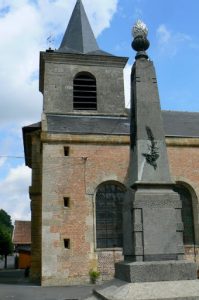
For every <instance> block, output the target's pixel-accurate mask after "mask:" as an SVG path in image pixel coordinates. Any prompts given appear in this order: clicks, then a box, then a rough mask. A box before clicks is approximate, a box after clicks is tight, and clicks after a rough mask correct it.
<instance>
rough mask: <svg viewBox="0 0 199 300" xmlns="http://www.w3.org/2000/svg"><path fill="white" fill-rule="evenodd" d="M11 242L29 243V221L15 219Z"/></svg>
mask: <svg viewBox="0 0 199 300" xmlns="http://www.w3.org/2000/svg"><path fill="white" fill-rule="evenodd" d="M12 240H13V243H14V244H15V245H16V244H18V245H19V244H23V245H25V244H31V221H15V226H14V232H13V238H12Z"/></svg>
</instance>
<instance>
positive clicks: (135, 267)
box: [115, 260, 197, 282]
mask: <svg viewBox="0 0 199 300" xmlns="http://www.w3.org/2000/svg"><path fill="white" fill-rule="evenodd" d="M115 277H116V278H117V279H120V280H123V281H126V282H157V281H176V280H194V279H197V266H196V264H195V263H193V262H189V261H185V260H179V261H176V260H171V261H151V262H125V261H124V262H120V263H117V264H116V265H115Z"/></svg>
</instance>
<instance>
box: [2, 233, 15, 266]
mask: <svg viewBox="0 0 199 300" xmlns="http://www.w3.org/2000/svg"><path fill="white" fill-rule="evenodd" d="M12 252H13V244H12V238H11V234H10V232H9V230H6V229H2V228H0V255H3V256H4V257H5V264H4V268H5V269H6V268H7V256H8V255H9V254H12Z"/></svg>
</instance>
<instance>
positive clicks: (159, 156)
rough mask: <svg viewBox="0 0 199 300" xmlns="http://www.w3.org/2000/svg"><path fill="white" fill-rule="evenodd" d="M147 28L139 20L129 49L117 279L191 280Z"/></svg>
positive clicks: (192, 274)
mask: <svg viewBox="0 0 199 300" xmlns="http://www.w3.org/2000/svg"><path fill="white" fill-rule="evenodd" d="M147 33H148V29H147V27H146V25H145V24H144V23H142V22H141V21H138V22H137V23H136V25H135V26H134V27H133V37H134V40H133V42H132V47H133V49H134V50H135V51H137V54H136V57H135V63H134V65H133V67H132V72H131V149H130V151H131V154H130V165H129V175H128V183H129V190H128V193H127V195H126V200H125V203H124V234H123V236H124V262H122V263H118V264H116V278H119V279H121V280H125V281H128V282H149V281H165V280H166V281H169V280H187V279H195V278H196V265H195V264H194V263H190V262H187V261H185V260H183V254H184V246H183V223H182V218H181V208H182V203H181V201H180V198H179V196H178V194H177V193H175V192H174V191H173V188H174V183H173V182H172V180H171V176H170V172H169V164H168V158H167V149H166V143H165V134H164V129H163V122H162V116H161V109H160V101H159V94H158V86H157V79H156V73H155V69H154V66H153V63H152V61H150V60H149V58H148V55H147V53H146V50H147V49H148V48H149V41H148V39H147Z"/></svg>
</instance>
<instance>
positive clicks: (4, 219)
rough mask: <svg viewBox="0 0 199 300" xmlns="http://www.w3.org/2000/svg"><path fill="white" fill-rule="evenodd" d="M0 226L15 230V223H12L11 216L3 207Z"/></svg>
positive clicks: (0, 211) (0, 210) (0, 214)
mask: <svg viewBox="0 0 199 300" xmlns="http://www.w3.org/2000/svg"><path fill="white" fill-rule="evenodd" d="M0 228H6V229H8V230H9V231H10V232H11V233H12V231H13V225H12V220H11V217H10V216H9V215H8V214H7V212H6V211H5V210H3V209H0Z"/></svg>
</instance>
